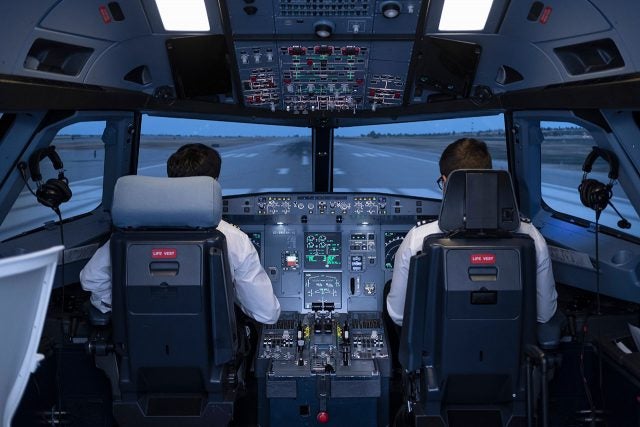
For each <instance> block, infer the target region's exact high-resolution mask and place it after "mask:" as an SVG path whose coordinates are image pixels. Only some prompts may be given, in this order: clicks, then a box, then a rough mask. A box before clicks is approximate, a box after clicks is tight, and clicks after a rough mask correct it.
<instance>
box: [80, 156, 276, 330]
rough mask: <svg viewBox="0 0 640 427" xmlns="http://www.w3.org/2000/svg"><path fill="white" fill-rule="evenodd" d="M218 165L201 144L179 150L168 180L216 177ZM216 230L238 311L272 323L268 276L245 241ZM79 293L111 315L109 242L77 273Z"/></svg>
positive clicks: (224, 227)
mask: <svg viewBox="0 0 640 427" xmlns="http://www.w3.org/2000/svg"><path fill="white" fill-rule="evenodd" d="M221 163H222V161H221V159H220V155H219V154H218V152H217V151H216V150H214V149H213V148H211V147H208V146H206V145H203V144H187V145H184V146H182V147H180V148H179V149H178V150H177V151H176V152H175V153H174V154H173V155H172V156H171V157H170V158H169V160H168V161H167V174H168V175H169V176H170V177H180V176H211V177H213V178H214V179H217V178H218V175H219V174H220V165H221ZM217 229H218V230H219V231H220V232H221V233H222V234H224V236H225V238H226V240H227V259H228V261H229V267H230V270H231V277H232V280H233V284H234V290H235V297H236V302H237V303H238V305H239V306H240V308H241V309H242V311H243V312H244V313H245V314H247V315H248V316H250V317H251V318H253V319H255V320H257V321H258V322H261V323H267V324H273V323H276V321H277V320H278V317H279V316H280V303H279V301H278V299H277V298H276V296H275V295H274V293H273V288H272V286H271V281H270V280H269V276H267V273H266V272H265V271H264V269H263V268H262V265H261V264H260V259H259V258H258V253H257V252H256V250H255V248H254V246H253V244H252V243H251V240H250V239H249V237H248V236H247V235H246V234H245V233H244V232H242V231H241V230H239V229H238V228H236V227H234V226H233V225H231V224H229V223H228V222H225V221H223V220H221V221H220V223H219V224H218V227H217ZM80 283H81V284H82V289H84V290H85V291H90V292H91V304H93V305H94V306H95V307H96V308H97V309H98V310H100V311H101V312H103V313H106V312H108V311H111V254H110V251H109V242H107V243H106V244H104V245H103V246H101V247H100V248H99V249H98V250H97V251H96V253H95V254H94V255H93V257H92V258H91V259H90V260H89V262H88V263H87V265H85V267H84V268H83V269H82V271H81V272H80Z"/></svg>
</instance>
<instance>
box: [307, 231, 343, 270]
mask: <svg viewBox="0 0 640 427" xmlns="http://www.w3.org/2000/svg"><path fill="white" fill-rule="evenodd" d="M304 268H308V269H324V270H334V269H335V270H338V269H341V268H342V243H341V235H340V233H304Z"/></svg>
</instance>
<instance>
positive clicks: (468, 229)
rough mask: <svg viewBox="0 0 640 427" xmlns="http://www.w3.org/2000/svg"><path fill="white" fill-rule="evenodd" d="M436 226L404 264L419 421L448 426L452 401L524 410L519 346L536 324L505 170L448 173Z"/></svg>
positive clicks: (528, 255) (529, 266) (409, 360)
mask: <svg viewBox="0 0 640 427" xmlns="http://www.w3.org/2000/svg"><path fill="white" fill-rule="evenodd" d="M439 226H440V229H441V230H442V233H439V234H436V235H431V236H427V237H426V238H425V240H424V243H423V250H422V252H421V253H419V254H417V255H415V256H414V257H412V259H411V264H410V270H409V280H408V286H407V296H406V302H405V310H404V321H403V328H402V335H401V340H400V350H399V359H400V363H401V365H402V367H403V368H404V370H405V372H418V373H419V374H420V381H421V382H422V388H421V389H422V390H423V395H422V396H420V400H421V407H422V410H423V411H424V414H426V415H427V416H434V417H440V418H441V419H442V420H443V423H446V420H447V419H448V418H450V417H451V416H452V415H451V414H450V413H449V412H448V408H451V407H452V405H463V406H464V405H466V406H467V409H468V410H469V409H474V408H475V409H479V410H480V409H482V408H483V407H484V406H486V405H490V406H491V405H496V406H500V405H502V407H503V409H500V410H499V413H500V415H499V417H498V418H500V419H502V420H503V421H505V420H508V419H510V417H511V415H513V413H517V414H521V413H522V411H523V409H524V407H523V406H522V405H520V403H522V401H523V399H524V397H525V396H524V385H525V382H524V379H525V378H524V375H523V369H522V367H523V360H524V348H525V345H527V344H534V343H535V325H536V298H535V295H536V289H535V278H536V258H535V257H536V255H535V247H534V243H533V240H532V239H531V238H530V237H529V236H528V235H521V234H517V233H515V231H516V230H517V229H518V227H519V215H518V210H517V205H516V202H515V197H514V193H513V189H512V186H511V180H510V177H509V175H508V173H507V172H504V171H492V170H459V171H454V172H453V173H452V174H451V175H450V177H449V180H448V182H447V188H446V192H445V195H444V200H443V204H442V209H441V215H440V221H439ZM505 405H506V406H505ZM504 408H507V409H504ZM503 424H505V425H506V424H507V421H505V422H504V423H503Z"/></svg>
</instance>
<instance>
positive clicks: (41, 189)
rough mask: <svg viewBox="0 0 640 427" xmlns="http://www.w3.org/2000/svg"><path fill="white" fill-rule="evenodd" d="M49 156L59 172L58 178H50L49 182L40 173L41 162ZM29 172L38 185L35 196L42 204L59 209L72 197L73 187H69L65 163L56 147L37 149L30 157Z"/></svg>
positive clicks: (55, 209)
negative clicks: (44, 180)
mask: <svg viewBox="0 0 640 427" xmlns="http://www.w3.org/2000/svg"><path fill="white" fill-rule="evenodd" d="M45 157H46V158H48V159H49V160H50V161H51V163H52V164H53V167H54V169H55V170H56V171H57V172H58V178H51V179H48V180H47V182H43V181H42V174H41V173H40V162H41V161H42V160H43V159H44V158H45ZM29 173H30V174H31V179H32V180H33V181H34V182H35V183H36V184H37V185H38V189H37V190H36V193H35V196H36V199H38V202H40V203H41V204H42V205H44V206H46V207H48V208H51V209H53V210H54V211H56V212H57V211H58V207H59V206H60V205H61V204H62V203H64V202H68V201H69V200H70V199H71V195H72V193H71V189H70V188H69V180H68V179H67V178H66V177H65V176H64V165H63V164H62V160H60V156H58V153H57V152H56V147H55V146H53V145H50V146H49V147H47V148H41V149H39V150H36V151H35V152H34V153H33V154H32V155H31V156H30V157H29Z"/></svg>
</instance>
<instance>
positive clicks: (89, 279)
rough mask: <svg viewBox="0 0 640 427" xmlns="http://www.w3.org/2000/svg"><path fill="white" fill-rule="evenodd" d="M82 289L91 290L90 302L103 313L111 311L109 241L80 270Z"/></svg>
mask: <svg viewBox="0 0 640 427" xmlns="http://www.w3.org/2000/svg"><path fill="white" fill-rule="evenodd" d="M80 283H81V284H82V289H84V290H85V291H89V292H91V297H90V300H91V304H93V306H94V307H96V308H97V309H98V310H100V311H101V312H103V313H107V312H109V311H111V252H110V251H109V241H107V243H105V244H104V245H102V246H100V247H99V248H98V250H97V251H96V253H95V254H93V256H92V257H91V259H90V260H89V262H88V263H87V265H85V266H84V268H83V269H82V271H80Z"/></svg>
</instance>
